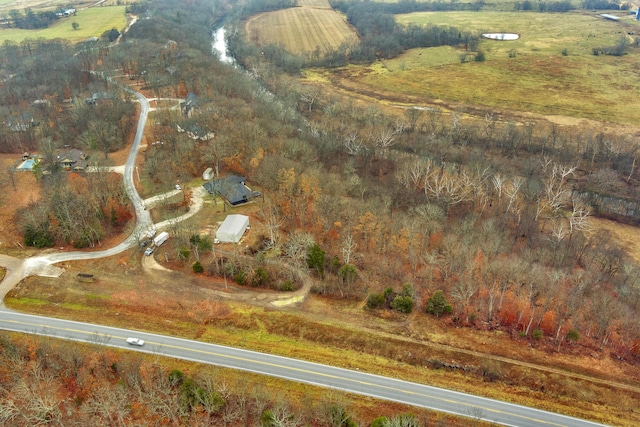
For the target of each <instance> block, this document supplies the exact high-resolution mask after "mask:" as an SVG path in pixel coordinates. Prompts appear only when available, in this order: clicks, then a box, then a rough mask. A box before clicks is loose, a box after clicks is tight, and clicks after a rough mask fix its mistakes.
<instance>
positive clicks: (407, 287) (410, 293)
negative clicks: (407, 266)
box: [401, 283, 416, 298]
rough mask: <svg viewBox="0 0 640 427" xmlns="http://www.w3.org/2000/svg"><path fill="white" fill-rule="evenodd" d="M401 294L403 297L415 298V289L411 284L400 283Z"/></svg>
mask: <svg viewBox="0 0 640 427" xmlns="http://www.w3.org/2000/svg"><path fill="white" fill-rule="evenodd" d="M401 295H402V296H403V297H410V298H415V296H416V291H415V289H413V286H411V284H409V283H405V284H404V285H402V294H401Z"/></svg>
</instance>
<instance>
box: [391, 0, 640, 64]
mask: <svg viewBox="0 0 640 427" xmlns="http://www.w3.org/2000/svg"><path fill="white" fill-rule="evenodd" d="M619 16H625V17H626V15H623V14H619ZM396 21H397V22H398V23H400V24H402V25H409V24H416V25H426V24H435V25H443V26H453V27H456V28H459V29H461V30H465V31H471V32H477V33H517V34H519V35H520V38H519V39H518V40H515V41H505V42H503V41H490V40H485V41H483V43H482V45H481V48H482V49H483V50H484V51H485V52H488V53H489V52H496V53H501V52H505V53H506V52H508V51H509V50H511V49H516V50H517V51H518V53H521V54H524V53H535V54H557V53H560V52H561V51H562V49H565V48H566V49H567V50H568V51H569V53H570V54H571V55H576V54H580V55H583V54H587V55H591V54H592V51H591V49H592V48H593V47H599V46H609V45H613V44H615V43H616V41H617V40H618V39H619V38H620V37H622V36H624V35H626V34H627V32H629V31H638V30H640V25H639V24H638V23H637V21H635V20H633V19H631V18H627V19H624V20H622V21H621V22H614V21H608V20H605V19H603V18H600V17H599V16H598V13H591V12H575V13H538V12H493V11H492V12H419V13H410V14H405V15H398V16H397V17H396Z"/></svg>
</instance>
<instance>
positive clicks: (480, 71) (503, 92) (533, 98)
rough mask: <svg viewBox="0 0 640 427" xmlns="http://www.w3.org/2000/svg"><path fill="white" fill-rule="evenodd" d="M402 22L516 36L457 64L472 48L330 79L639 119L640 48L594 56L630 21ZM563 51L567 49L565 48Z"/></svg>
mask: <svg viewBox="0 0 640 427" xmlns="http://www.w3.org/2000/svg"><path fill="white" fill-rule="evenodd" d="M397 20H398V22H400V23H402V24H405V25H406V24H410V23H414V24H418V25H424V24H427V23H434V24H439V25H452V26H455V27H458V28H460V29H464V30H471V31H478V32H513V33H518V34H520V36H521V37H520V39H519V40H517V41H513V42H502V41H491V40H483V41H482V42H481V44H480V49H481V50H482V51H484V52H485V54H486V60H485V61H484V62H468V63H464V64H463V63H461V60H460V56H461V55H462V54H465V53H468V54H469V55H470V56H469V59H470V60H471V61H472V60H473V55H472V54H471V52H465V51H464V50H462V49H456V48H451V47H437V48H426V49H413V50H410V51H408V52H406V53H405V54H403V55H402V56H400V57H398V58H394V59H392V60H388V61H382V62H380V63H377V64H374V65H373V66H368V67H349V68H347V69H343V70H339V71H336V72H325V73H324V74H325V76H328V78H329V80H332V81H333V82H334V84H335V83H340V85H341V86H343V87H348V88H349V89H351V90H355V91H358V92H362V93H369V94H376V95H378V96H380V97H383V98H384V97H387V98H389V99H394V100H395V101H399V100H402V99H405V100H406V101H407V102H410V103H421V102H425V103H428V102H429V101H433V100H446V101H448V102H452V103H459V104H464V105H477V106H485V107H490V108H498V109H502V110H506V111H508V110H517V111H522V112H533V113H539V114H544V115H563V116H571V117H576V118H587V119H593V120H598V121H605V122H616V123H625V124H630V123H637V119H638V114H637V111H639V110H640V100H638V99H637V97H636V96H634V94H635V93H637V91H638V89H640V80H639V79H638V76H640V68H639V67H638V65H637V64H638V63H639V61H640V50H639V49H638V48H637V47H631V48H629V50H628V54H627V55H624V56H622V57H613V56H604V55H600V56H594V55H593V53H592V49H593V48H595V47H604V46H613V45H615V44H616V43H617V42H618V40H620V38H621V37H627V38H628V41H629V42H630V43H632V42H633V38H632V37H631V36H628V35H627V32H630V31H636V30H637V29H639V27H638V24H637V23H636V22H635V21H631V20H628V21H625V22H624V23H616V22H612V21H606V20H604V19H601V18H598V17H597V16H595V15H593V14H586V13H571V14H541V13H500V12H449V13H446V12H433V13H414V14H408V15H401V16H398V17H397ZM563 51H564V52H563Z"/></svg>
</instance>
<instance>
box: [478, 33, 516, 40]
mask: <svg viewBox="0 0 640 427" xmlns="http://www.w3.org/2000/svg"><path fill="white" fill-rule="evenodd" d="M482 37H484V38H485V39H491V40H504V41H513V40H518V39H519V38H520V34H515V33H485V34H483V35H482Z"/></svg>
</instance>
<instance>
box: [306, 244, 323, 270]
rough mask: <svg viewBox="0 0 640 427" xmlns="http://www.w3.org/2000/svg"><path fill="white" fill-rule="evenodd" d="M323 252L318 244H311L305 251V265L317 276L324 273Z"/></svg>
mask: <svg viewBox="0 0 640 427" xmlns="http://www.w3.org/2000/svg"><path fill="white" fill-rule="evenodd" d="M324 263H325V253H324V251H323V250H322V248H321V247H320V246H318V245H317V244H316V245H313V246H311V247H309V251H308V252H307V265H308V266H309V268H311V269H312V270H315V271H316V273H318V277H320V278H322V276H323V275H324Z"/></svg>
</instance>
